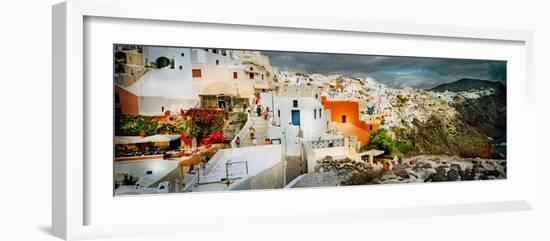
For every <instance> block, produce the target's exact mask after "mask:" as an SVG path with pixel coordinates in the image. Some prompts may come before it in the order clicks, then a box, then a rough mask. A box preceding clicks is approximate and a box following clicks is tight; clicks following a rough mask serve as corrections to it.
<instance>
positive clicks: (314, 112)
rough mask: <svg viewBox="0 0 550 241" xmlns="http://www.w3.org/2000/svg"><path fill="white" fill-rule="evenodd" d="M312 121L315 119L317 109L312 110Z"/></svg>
mask: <svg viewBox="0 0 550 241" xmlns="http://www.w3.org/2000/svg"><path fill="white" fill-rule="evenodd" d="M313 119H317V109H314V110H313Z"/></svg>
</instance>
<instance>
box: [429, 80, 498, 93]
mask: <svg viewBox="0 0 550 241" xmlns="http://www.w3.org/2000/svg"><path fill="white" fill-rule="evenodd" d="M481 88H485V89H487V88H494V89H495V90H504V89H505V86H504V85H503V84H502V83H501V82H496V81H489V80H481V79H470V78H463V79H459V80H457V81H455V82H451V83H446V84H441V85H438V86H436V87H434V88H431V89H429V91H435V92H444V91H446V90H448V91H453V92H459V91H468V90H474V89H481Z"/></svg>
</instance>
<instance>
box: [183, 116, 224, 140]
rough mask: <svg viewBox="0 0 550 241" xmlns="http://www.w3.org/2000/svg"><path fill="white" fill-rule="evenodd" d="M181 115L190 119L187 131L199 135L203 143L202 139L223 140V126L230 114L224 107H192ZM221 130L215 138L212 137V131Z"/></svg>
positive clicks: (195, 135) (191, 134)
mask: <svg viewBox="0 0 550 241" xmlns="http://www.w3.org/2000/svg"><path fill="white" fill-rule="evenodd" d="M181 115H182V116H184V117H185V118H186V119H187V121H188V126H187V133H188V134H189V135H190V136H194V137H197V142H199V143H201V144H202V140H206V141H208V142H212V141H215V142H213V143H217V142H221V140H223V127H224V125H225V121H226V120H227V119H228V117H229V114H228V113H227V111H225V110H223V109H214V108H191V109H189V110H182V111H181ZM216 132H219V133H221V138H220V134H219V133H217V134H216V135H214V139H212V138H210V136H211V135H212V133H216Z"/></svg>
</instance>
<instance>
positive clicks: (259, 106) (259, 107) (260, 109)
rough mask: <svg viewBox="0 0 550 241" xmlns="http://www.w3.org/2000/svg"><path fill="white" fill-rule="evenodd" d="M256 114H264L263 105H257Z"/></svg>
mask: <svg viewBox="0 0 550 241" xmlns="http://www.w3.org/2000/svg"><path fill="white" fill-rule="evenodd" d="M256 114H258V117H260V116H262V106H261V105H257V106H256Z"/></svg>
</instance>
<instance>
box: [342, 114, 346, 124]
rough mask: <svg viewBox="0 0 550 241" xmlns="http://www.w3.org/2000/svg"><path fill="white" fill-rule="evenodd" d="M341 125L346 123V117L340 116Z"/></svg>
mask: <svg viewBox="0 0 550 241" xmlns="http://www.w3.org/2000/svg"><path fill="white" fill-rule="evenodd" d="M342 123H346V115H342Z"/></svg>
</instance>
